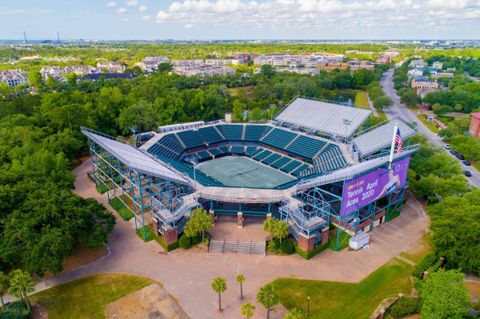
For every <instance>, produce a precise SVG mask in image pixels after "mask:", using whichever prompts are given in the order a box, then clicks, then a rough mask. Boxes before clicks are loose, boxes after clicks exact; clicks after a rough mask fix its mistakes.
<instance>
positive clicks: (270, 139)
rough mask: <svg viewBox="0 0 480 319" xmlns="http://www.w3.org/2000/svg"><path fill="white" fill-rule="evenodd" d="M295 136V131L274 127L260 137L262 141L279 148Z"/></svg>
mask: <svg viewBox="0 0 480 319" xmlns="http://www.w3.org/2000/svg"><path fill="white" fill-rule="evenodd" d="M296 136H297V134H295V133H292V132H289V131H285V130H282V129H278V128H275V129H273V131H271V132H270V133H268V134H267V135H266V136H265V137H264V138H263V139H262V143H264V144H267V145H270V146H273V147H276V148H279V149H285V147H286V146H287V145H288V143H290V142H291V141H292V140H293V139H294V138H295V137H296Z"/></svg>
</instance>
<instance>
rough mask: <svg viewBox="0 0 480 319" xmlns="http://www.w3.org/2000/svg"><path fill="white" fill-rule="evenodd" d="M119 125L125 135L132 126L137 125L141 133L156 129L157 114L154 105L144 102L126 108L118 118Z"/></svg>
mask: <svg viewBox="0 0 480 319" xmlns="http://www.w3.org/2000/svg"><path fill="white" fill-rule="evenodd" d="M118 124H119V125H120V128H121V129H122V132H123V133H129V132H130V130H131V127H132V125H136V126H137V129H138V130H139V131H141V132H145V131H151V130H153V129H155V128H156V124H157V113H156V112H155V109H154V108H153V105H152V104H151V103H149V102H146V101H144V100H142V101H140V102H138V103H137V104H132V105H130V106H128V107H126V108H124V109H123V110H122V111H121V112H120V115H119V117H118Z"/></svg>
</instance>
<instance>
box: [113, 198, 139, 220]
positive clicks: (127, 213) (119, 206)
mask: <svg viewBox="0 0 480 319" xmlns="http://www.w3.org/2000/svg"><path fill="white" fill-rule="evenodd" d="M108 203H109V204H110V206H112V207H113V209H115V210H116V211H117V213H118V214H119V215H120V216H122V218H123V219H124V220H129V219H130V218H132V217H133V213H132V211H131V210H130V209H128V207H127V206H125V204H124V203H122V201H121V200H120V199H118V198H117V197H115V198H112V199H111V200H110V201H109V202H108Z"/></svg>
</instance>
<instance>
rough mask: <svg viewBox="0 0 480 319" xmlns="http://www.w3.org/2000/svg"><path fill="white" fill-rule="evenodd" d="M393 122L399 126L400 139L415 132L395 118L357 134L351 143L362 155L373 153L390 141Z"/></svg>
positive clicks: (387, 144)
mask: <svg viewBox="0 0 480 319" xmlns="http://www.w3.org/2000/svg"><path fill="white" fill-rule="evenodd" d="M395 124H397V125H398V127H399V128H400V135H401V136H402V139H406V138H409V137H412V136H413V135H415V133H416V132H415V130H414V129H413V128H411V127H410V126H408V125H407V124H405V123H404V122H402V121H400V120H398V119H397V120H393V121H390V122H388V123H385V124H384V125H381V126H378V127H375V128H373V129H371V130H369V131H367V132H365V133H363V134H362V135H359V136H357V137H356V138H354V139H353V143H354V144H355V145H356V147H357V149H358V151H359V152H360V153H361V154H362V155H363V156H365V155H369V154H372V153H375V152H376V151H379V150H381V149H383V148H385V147H387V146H389V145H390V144H391V143H392V137H393V127H394V126H395Z"/></svg>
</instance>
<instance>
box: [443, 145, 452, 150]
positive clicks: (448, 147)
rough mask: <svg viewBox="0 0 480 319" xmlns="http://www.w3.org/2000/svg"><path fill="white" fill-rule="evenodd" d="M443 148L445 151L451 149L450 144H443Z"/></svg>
mask: <svg viewBox="0 0 480 319" xmlns="http://www.w3.org/2000/svg"><path fill="white" fill-rule="evenodd" d="M443 147H445V148H446V149H447V150H449V149H451V147H450V144H443Z"/></svg>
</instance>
